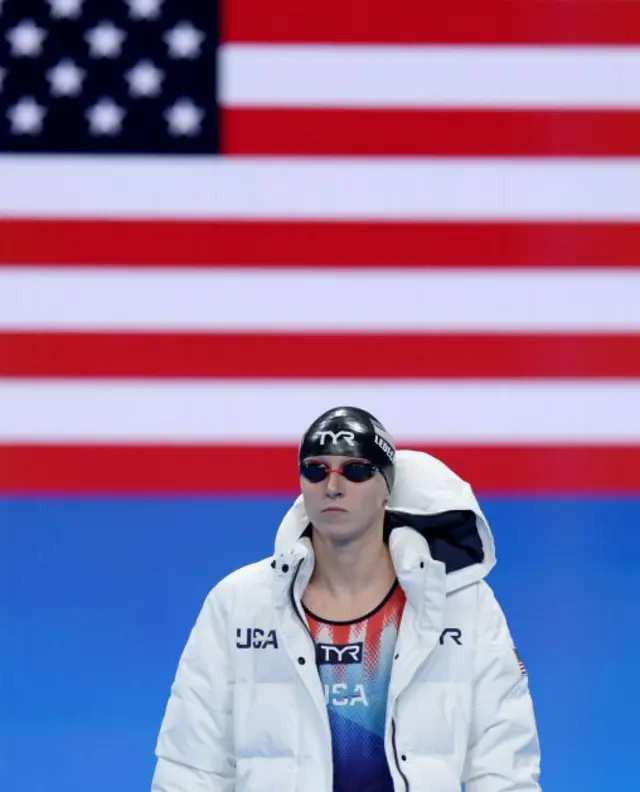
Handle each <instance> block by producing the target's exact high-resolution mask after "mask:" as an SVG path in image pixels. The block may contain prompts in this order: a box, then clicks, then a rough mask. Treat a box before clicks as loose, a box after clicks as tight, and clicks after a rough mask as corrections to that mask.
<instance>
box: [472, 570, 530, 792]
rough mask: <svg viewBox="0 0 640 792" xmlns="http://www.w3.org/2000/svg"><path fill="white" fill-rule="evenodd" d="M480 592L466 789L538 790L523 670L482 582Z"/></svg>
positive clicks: (481, 791) (490, 791)
mask: <svg viewBox="0 0 640 792" xmlns="http://www.w3.org/2000/svg"><path fill="white" fill-rule="evenodd" d="M479 597H480V602H479V614H478V616H479V624H478V636H477V644H476V659H475V680H474V683H475V684H474V711H473V713H472V726H471V734H470V740H469V746H468V751H467V757H466V763H465V773H464V781H465V783H466V786H465V790H466V792H540V785H539V778H540V745H539V741H538V731H537V726H536V721H535V715H534V710H533V702H532V699H531V695H530V691H529V683H528V676H527V673H526V671H525V670H524V667H523V666H522V667H521V664H520V662H519V658H518V655H517V653H516V649H515V647H514V644H513V641H512V638H511V634H510V631H509V627H508V625H507V621H506V619H505V616H504V614H503V612H502V609H501V608H500V605H499V604H498V602H497V600H496V598H495V595H494V594H493V591H492V590H491V588H490V587H489V586H488V585H487V584H485V583H483V584H481V586H480V594H479Z"/></svg>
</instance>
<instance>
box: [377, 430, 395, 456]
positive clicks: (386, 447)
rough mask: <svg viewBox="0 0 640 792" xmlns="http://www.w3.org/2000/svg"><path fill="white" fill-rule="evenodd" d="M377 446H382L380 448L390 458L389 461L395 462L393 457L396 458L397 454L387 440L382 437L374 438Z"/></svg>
mask: <svg viewBox="0 0 640 792" xmlns="http://www.w3.org/2000/svg"><path fill="white" fill-rule="evenodd" d="M374 441H375V444H376V445H377V446H380V448H381V449H382V450H383V451H384V453H385V454H386V455H387V456H388V457H389V461H390V462H393V457H394V456H395V452H394V450H393V448H391V446H390V445H389V443H387V441H386V440H383V439H382V437H380V435H376V436H375V437H374Z"/></svg>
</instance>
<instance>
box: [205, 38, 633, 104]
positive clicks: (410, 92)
mask: <svg viewBox="0 0 640 792" xmlns="http://www.w3.org/2000/svg"><path fill="white" fill-rule="evenodd" d="M220 75H221V76H220V79H221V82H220V86H221V93H222V101H223V104H226V105H228V106H234V105H244V106H248V105H259V106H261V107H277V106H289V107H296V106H297V107H302V106H304V107H456V106H460V107H461V106H464V107H487V108H495V107H505V108H506V107H511V108H515V107H523V108H524V107H526V108H541V107H549V108H553V107H556V108H561V107H574V108H577V107H580V108H629V107H638V106H640V47H627V48H622V47H620V48H614V47H553V48H552V47H524V46H522V47H446V46H444V47H438V46H433V47H428V46H425V47H393V46H384V47H381V46H380V47H378V46H333V45H331V46H329V45H324V46H311V45H306V44H305V45H283V46H272V45H251V44H246V45H245V44H231V45H226V46H224V47H222V55H221V69H220Z"/></svg>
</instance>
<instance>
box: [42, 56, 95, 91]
mask: <svg viewBox="0 0 640 792" xmlns="http://www.w3.org/2000/svg"><path fill="white" fill-rule="evenodd" d="M85 75H86V72H85V70H84V69H80V68H79V67H78V66H76V64H75V63H74V62H73V61H72V60H70V59H69V58H65V59H64V60H61V61H60V63H59V64H58V65H57V66H54V68H53V69H49V71H48V72H47V79H48V80H49V82H50V83H51V93H52V94H53V95H54V96H77V95H78V94H79V93H80V91H81V90H82V81H83V80H84V78H85Z"/></svg>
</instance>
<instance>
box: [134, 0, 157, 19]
mask: <svg viewBox="0 0 640 792" xmlns="http://www.w3.org/2000/svg"><path fill="white" fill-rule="evenodd" d="M126 3H127V5H128V6H129V16H130V17H132V18H133V19H157V18H158V16H159V15H160V6H161V5H162V4H163V3H164V0H126Z"/></svg>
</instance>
